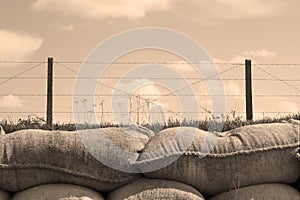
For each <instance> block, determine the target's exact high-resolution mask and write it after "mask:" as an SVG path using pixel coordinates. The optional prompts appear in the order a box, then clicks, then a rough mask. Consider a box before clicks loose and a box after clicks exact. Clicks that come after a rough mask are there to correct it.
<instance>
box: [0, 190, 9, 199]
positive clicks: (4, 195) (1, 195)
mask: <svg viewBox="0 0 300 200" xmlns="http://www.w3.org/2000/svg"><path fill="white" fill-rule="evenodd" d="M9 199H10V194H9V193H7V192H4V191H1V190H0V200H9Z"/></svg>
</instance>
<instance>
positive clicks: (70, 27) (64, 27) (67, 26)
mask: <svg viewBox="0 0 300 200" xmlns="http://www.w3.org/2000/svg"><path fill="white" fill-rule="evenodd" d="M50 26H51V27H52V28H56V29H60V30H63V31H72V30H74V28H75V27H74V25H73V24H60V23H58V22H56V23H53V24H51V25H50Z"/></svg>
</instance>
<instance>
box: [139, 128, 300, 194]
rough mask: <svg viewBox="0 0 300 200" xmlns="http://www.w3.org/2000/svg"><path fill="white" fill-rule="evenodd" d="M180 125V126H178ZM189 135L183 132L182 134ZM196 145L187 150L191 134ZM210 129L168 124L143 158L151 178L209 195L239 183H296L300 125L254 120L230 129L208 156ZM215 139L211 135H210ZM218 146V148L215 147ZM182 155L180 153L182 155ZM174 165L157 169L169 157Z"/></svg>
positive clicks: (143, 165)
mask: <svg viewBox="0 0 300 200" xmlns="http://www.w3.org/2000/svg"><path fill="white" fill-rule="evenodd" d="M179 129H180V131H179ZM179 132H180V133H181V134H183V135H186V138H187V139H185V138H184V137H183V138H182V137H178V136H177V133H179ZM193 132H194V133H195V137H194V138H192V139H193V141H192V144H191V145H190V146H189V147H188V149H187V150H186V149H184V148H185V146H186V145H183V143H188V142H187V141H185V140H189V139H191V137H192V134H191V133H193ZM209 134H213V133H208V132H205V131H201V130H198V129H195V128H188V127H179V128H171V129H166V130H163V131H161V132H160V133H158V134H157V135H156V136H155V137H153V138H152V139H151V140H150V141H149V143H148V144H147V145H146V147H145V149H144V150H143V154H141V156H140V157H139V162H140V168H141V171H143V172H147V173H144V174H145V176H146V177H149V178H161V179H169V180H175V181H180V182H183V183H186V184H189V185H192V186H194V187H195V188H197V189H198V190H199V191H200V192H202V193H203V194H206V195H209V196H211V195H216V194H219V193H221V192H225V191H228V190H230V189H234V188H237V187H244V186H249V185H255V184H261V183H293V182H295V181H296V180H297V179H298V177H299V174H300V162H299V161H298V160H297V158H296V153H297V151H298V147H299V144H300V143H299V125H295V124H292V123H277V124H263V125H252V126H246V127H241V128H237V129H235V130H232V131H229V132H226V133H224V134H223V137H220V138H218V140H217V143H216V144H215V145H211V144H208V145H207V146H211V151H210V153H208V154H207V155H206V157H204V158H202V157H201V156H203V151H202V148H203V144H205V142H203V141H205V138H207V136H210V138H213V137H212V136H211V135H209ZM209 141H210V142H212V141H211V140H209ZM212 146H213V147H212ZM179 155H182V156H181V157H180V158H177V157H178V156H179ZM173 158H175V159H176V161H175V162H173V163H172V164H170V165H168V166H166V167H163V168H161V169H158V170H156V171H151V170H152V169H156V168H157V167H158V166H160V165H162V164H164V163H165V162H166V161H168V160H172V159H173Z"/></svg>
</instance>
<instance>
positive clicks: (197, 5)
mask: <svg viewBox="0 0 300 200" xmlns="http://www.w3.org/2000/svg"><path fill="white" fill-rule="evenodd" d="M0 1H1V6H0V13H1V17H0V61H2V62H0V71H1V72H0V77H1V79H0V94H1V96H0V120H2V119H7V118H12V119H17V118H19V117H23V118H24V117H26V116H27V115H28V114H30V113H32V112H33V111H38V112H41V113H36V114H37V115H38V116H41V117H44V114H43V113H42V112H44V111H45V103H46V99H45V97H44V96H26V95H18V94H27V95H29V94H46V79H29V80H28V79H12V80H9V81H7V82H6V80H7V79H8V78H9V77H11V76H14V75H16V74H18V73H20V72H22V71H24V70H25V69H27V68H29V67H31V66H33V65H34V63H25V64H24V63H11V62H4V61H30V62H31V61H36V62H42V61H46V60H47V57H49V56H51V57H54V60H55V61H57V62H81V61H84V59H85V58H86V57H87V56H88V55H89V53H90V52H91V51H92V50H93V49H94V48H95V47H96V46H97V45H98V44H99V43H101V42H103V41H104V40H106V39H107V38H109V37H111V36H113V35H115V34H118V33H120V32H122V31H126V30H130V29H133V28H143V27H162V28H168V29H173V30H175V31H178V32H181V33H183V34H185V35H188V36H189V37H191V38H193V39H194V40H196V41H197V42H198V43H199V44H201V45H202V46H203V48H204V49H205V50H206V51H207V52H208V54H209V55H210V57H211V59H212V60H213V61H214V62H216V63H224V62H229V63H243V62H244V60H245V59H246V58H247V59H251V60H252V61H253V63H256V64H287V63H292V64H293V63H300V37H299V36H300V22H299V19H300V12H299V8H300V1H299V0H287V1H282V0H264V1H262V0H98V1H97V0H22V1H17V0H9V1H5V0H0ZM119 60H120V61H154V62H155V61H157V62H175V63H176V62H180V63H182V61H183V60H182V58H180V57H178V56H174V55H171V54H168V53H166V52H159V51H154V50H144V51H140V52H133V53H131V54H128V55H125V56H123V57H122V58H120V59H119ZM64 65H66V66H67V67H68V68H70V69H72V70H73V71H75V72H76V71H77V70H78V69H79V67H80V63H69V64H68V63H65V64H64ZM258 66H259V67H260V68H255V67H254V68H253V78H256V79H275V80H276V81H275V80H274V81H271V80H257V81H254V83H253V93H254V95H286V96H284V97H278V96H270V97H254V111H255V112H266V114H265V115H267V116H268V115H272V116H274V115H275V116H276V115H278V114H276V113H275V114H274V113H273V114H271V113H270V114H267V112H278V113H279V112H299V111H300V103H299V99H300V98H299V96H297V95H300V81H297V80H299V74H300V65H275V66H273V65H258ZM133 67H135V66H133V65H129V64H127V65H123V66H120V65H115V66H114V65H112V66H111V67H110V69H109V70H107V71H106V72H105V73H106V75H107V76H123V75H124V74H126V71H129V70H130V69H132V68H133ZM169 67H171V68H172V69H174V70H175V71H176V72H178V73H180V74H181V75H182V76H184V77H188V78H199V76H197V75H195V72H194V71H193V68H192V67H191V66H190V65H188V64H185V63H182V64H174V65H170V66H169ZM216 67H217V69H218V70H219V71H220V72H221V71H224V70H226V69H229V68H230V67H232V65H230V64H228V65H225V64H221V65H216ZM54 69H55V70H54V76H57V77H66V76H68V77H72V76H75V75H74V74H72V72H71V71H70V70H67V69H66V68H64V67H63V66H61V65H58V64H55V66H54ZM20 76H26V77H45V76H46V64H43V65H42V66H39V67H37V68H35V69H33V70H31V71H28V72H26V73H24V74H22V75H20ZM149 76H150V75H149ZM152 76H155V75H152ZM221 76H222V78H224V79H225V80H224V82H223V83H224V88H225V93H226V94H227V95H229V96H230V95H238V96H239V97H228V98H227V99H226V100H227V102H226V104H227V106H226V110H227V112H230V111H231V110H235V111H237V112H245V102H244V97H243V94H245V91H244V87H245V86H244V82H243V81H241V80H235V79H243V78H244V68H243V66H241V67H239V68H237V69H234V70H232V71H230V72H228V73H224V74H222V75H221ZM202 78H203V77H202ZM276 78H277V79H276ZM226 79H227V80H226ZM228 79H229V80H228ZM278 79H280V80H281V81H280V80H278ZM288 79H289V80H293V81H286V80H288ZM54 81H55V82H54V93H55V94H72V92H73V88H74V80H70V79H55V80H54ZM116 81H117V80H103V83H105V84H108V85H110V86H112V87H114V85H115V84H116ZM134 81H138V80H133V82H134ZM188 81H189V80H188ZM189 83H191V82H189ZM170 84H171V85H172V84H173V83H172V82H171V80H170ZM192 89H193V90H196V93H197V94H202V95H203V94H208V90H207V88H206V85H205V83H204V84H196V85H194V86H192ZM124 90H126V87H124ZM98 92H99V93H100V94H112V93H113V92H114V90H113V89H112V88H107V87H103V86H100V85H99V86H98V88H97V94H98ZM168 92H170V91H169V90H168V89H167V88H166V87H163V86H160V85H158V84H150V85H147V86H142V87H140V88H137V89H136V92H135V94H139V93H140V94H149V96H144V98H145V99H150V100H151V99H153V97H151V95H164V94H166V93H168ZM177 100H178V99H177ZM177 100H176V98H175V97H170V98H167V97H165V98H162V99H160V100H159V101H156V104H157V105H160V106H162V107H164V108H165V109H166V110H172V111H174V112H175V110H179V109H180V106H179V104H178V102H177ZM102 101H104V111H106V112H110V111H111V108H112V107H113V106H112V105H111V102H112V100H111V98H110V97H109V96H105V97H97V98H96V103H95V105H94V107H95V110H97V111H99V112H100V111H101V104H100V103H101V102H102ZM197 101H198V103H199V104H200V105H201V106H200V107H199V110H200V111H201V112H203V111H205V109H207V110H211V100H210V98H207V97H203V96H202V97H200V96H199V97H197ZM144 103H145V102H144ZM185 103H187V104H188V102H185ZM124 104H126V101H124V102H119V103H118V105H119V107H120V108H119V109H120V110H121V111H122V109H123V107H126V106H124ZM133 104H134V105H133V107H134V106H137V102H135V101H134V103H133ZM140 104H142V103H141V102H140ZM71 106H72V97H71V96H67V97H55V98H54V111H57V112H60V111H66V112H69V111H72V107H71ZM146 107H147V106H146ZM203 108H205V109H203ZM87 109H88V110H89V109H91V108H87ZM73 110H74V109H73ZM153 110H155V107H154V108H152V111H153ZM1 111H2V112H1ZM139 111H140V112H144V114H145V116H144V118H145V119H143V120H146V118H147V114H149V112H148V111H145V110H143V111H142V110H139ZM9 112H24V113H23V114H19V113H18V114H16V113H15V114H13V113H9ZM160 112H161V111H160V110H158V111H157V112H153V113H160ZM187 112H188V110H187ZM100 114H101V113H100ZM240 115H241V116H245V114H244V113H241V114H240ZM98 116H100V115H98ZM261 116H262V113H260V114H259V113H257V114H256V115H255V117H256V118H259V117H261ZM83 117H86V118H88V116H83ZM152 117H153V118H159V117H161V116H152ZM108 118H109V119H108ZM54 120H55V121H60V122H63V121H67V122H68V121H72V120H73V116H72V115H70V114H68V113H65V114H62V113H60V114H59V113H58V114H54ZM106 120H108V121H109V120H113V117H112V116H109V117H107V119H106ZM122 122H124V123H125V122H126V120H125V121H122Z"/></svg>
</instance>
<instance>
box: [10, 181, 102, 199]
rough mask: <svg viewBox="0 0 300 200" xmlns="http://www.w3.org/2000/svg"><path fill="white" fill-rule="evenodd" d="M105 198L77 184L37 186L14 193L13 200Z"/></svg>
mask: <svg viewBox="0 0 300 200" xmlns="http://www.w3.org/2000/svg"><path fill="white" fill-rule="evenodd" d="M31 199H32V200H104V198H103V197H102V195H101V194H99V193H97V192H95V191H93V190H91V189H88V188H85V187H81V186H77V185H67V184H49V185H41V186H36V187H33V188H30V189H27V190H24V191H22V192H17V193H15V194H14V195H13V197H12V200H31Z"/></svg>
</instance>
